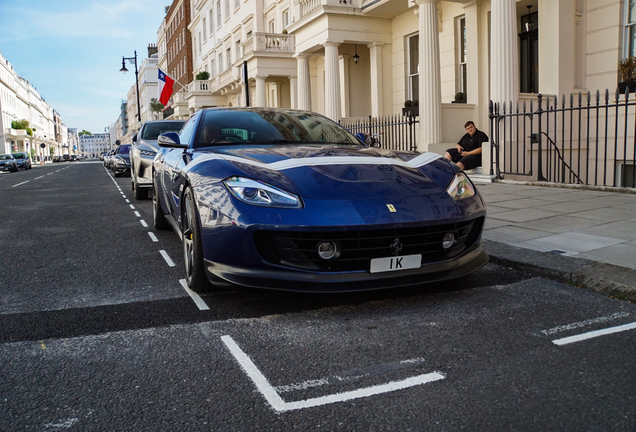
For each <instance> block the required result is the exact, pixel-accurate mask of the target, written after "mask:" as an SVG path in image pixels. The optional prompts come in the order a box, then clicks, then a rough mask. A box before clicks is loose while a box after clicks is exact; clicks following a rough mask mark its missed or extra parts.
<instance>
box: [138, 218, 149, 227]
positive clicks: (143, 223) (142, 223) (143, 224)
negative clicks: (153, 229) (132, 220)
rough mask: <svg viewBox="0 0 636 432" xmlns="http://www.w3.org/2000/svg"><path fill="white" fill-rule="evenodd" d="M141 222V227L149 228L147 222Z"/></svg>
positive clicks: (141, 220)
mask: <svg viewBox="0 0 636 432" xmlns="http://www.w3.org/2000/svg"><path fill="white" fill-rule="evenodd" d="M139 222H141V226H142V227H144V228H148V224H147V223H146V221H145V220H143V219H140V220H139Z"/></svg>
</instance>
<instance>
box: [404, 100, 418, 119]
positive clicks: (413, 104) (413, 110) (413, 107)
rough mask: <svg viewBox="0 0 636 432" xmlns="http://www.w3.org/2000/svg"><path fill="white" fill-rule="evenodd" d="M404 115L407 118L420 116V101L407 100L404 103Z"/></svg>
mask: <svg viewBox="0 0 636 432" xmlns="http://www.w3.org/2000/svg"><path fill="white" fill-rule="evenodd" d="M402 115H405V116H418V115H420V107H419V101H417V100H414V101H412V100H410V99H407V100H405V101H404V108H402Z"/></svg>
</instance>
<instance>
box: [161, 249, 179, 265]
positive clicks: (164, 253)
mask: <svg viewBox="0 0 636 432" xmlns="http://www.w3.org/2000/svg"><path fill="white" fill-rule="evenodd" d="M159 253H160V254H161V256H162V257H163V259H165V260H166V262H167V263H168V265H169V266H170V267H174V266H175V264H174V261H172V260H171V259H170V257H169V256H168V253H167V252H166V251H165V250H163V249H162V250H160V251H159Z"/></svg>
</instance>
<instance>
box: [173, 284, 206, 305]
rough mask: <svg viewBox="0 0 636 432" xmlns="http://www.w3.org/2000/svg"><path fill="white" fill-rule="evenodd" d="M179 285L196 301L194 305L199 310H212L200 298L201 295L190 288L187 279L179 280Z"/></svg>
mask: <svg viewBox="0 0 636 432" xmlns="http://www.w3.org/2000/svg"><path fill="white" fill-rule="evenodd" d="M179 283H180V284H181V286H182V287H183V289H185V290H186V292H187V293H188V295H189V296H190V297H191V298H192V300H194V303H195V304H196V305H197V307H198V308H199V310H210V308H209V307H208V305H207V304H206V303H205V302H204V301H203V299H202V298H201V297H199V294H197V293H195V292H194V291H192V290H191V289H190V288H188V284H187V283H186V280H185V279H179Z"/></svg>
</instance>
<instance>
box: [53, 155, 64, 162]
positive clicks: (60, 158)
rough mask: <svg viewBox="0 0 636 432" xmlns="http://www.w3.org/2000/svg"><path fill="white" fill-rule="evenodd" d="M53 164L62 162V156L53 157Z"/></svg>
mask: <svg viewBox="0 0 636 432" xmlns="http://www.w3.org/2000/svg"><path fill="white" fill-rule="evenodd" d="M53 162H62V156H53Z"/></svg>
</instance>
